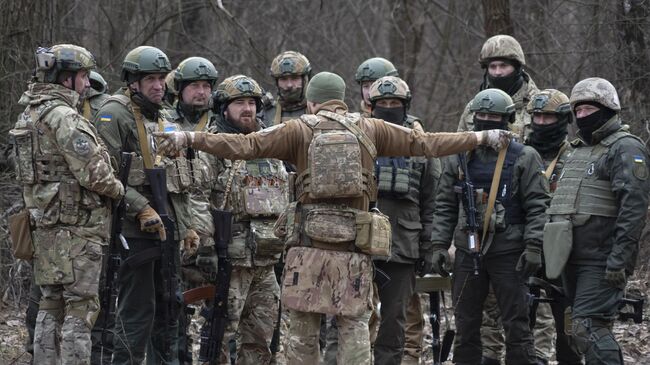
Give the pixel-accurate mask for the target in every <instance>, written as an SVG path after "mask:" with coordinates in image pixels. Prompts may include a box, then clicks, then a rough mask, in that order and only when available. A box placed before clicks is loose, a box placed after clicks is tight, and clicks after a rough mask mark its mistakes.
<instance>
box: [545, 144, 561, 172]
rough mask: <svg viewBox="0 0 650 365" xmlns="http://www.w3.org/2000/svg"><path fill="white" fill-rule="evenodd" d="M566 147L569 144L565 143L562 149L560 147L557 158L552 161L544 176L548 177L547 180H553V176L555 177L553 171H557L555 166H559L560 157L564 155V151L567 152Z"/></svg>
mask: <svg viewBox="0 0 650 365" xmlns="http://www.w3.org/2000/svg"><path fill="white" fill-rule="evenodd" d="M566 146H567V144H566V143H564V144H563V145H562V147H560V150H559V151H557V156H555V158H554V159H553V161H551V163H550V164H549V165H548V167H547V168H546V171H545V172H544V175H546V179H547V180H548V179H550V178H551V175H553V170H555V165H557V161H558V159H559V158H560V156H562V154H563V153H564V150H566Z"/></svg>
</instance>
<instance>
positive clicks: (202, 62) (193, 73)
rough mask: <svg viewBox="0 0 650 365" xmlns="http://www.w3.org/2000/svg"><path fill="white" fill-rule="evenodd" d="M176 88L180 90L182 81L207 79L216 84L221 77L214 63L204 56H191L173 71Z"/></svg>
mask: <svg viewBox="0 0 650 365" xmlns="http://www.w3.org/2000/svg"><path fill="white" fill-rule="evenodd" d="M173 75H174V76H173V77H174V89H176V90H180V89H181V83H183V82H192V81H199V80H205V81H208V82H209V83H210V85H211V86H214V83H215V82H216V81H217V78H218V77H219V73H218V72H217V69H216V68H215V67H214V64H212V62H210V61H209V60H208V59H205V58H203V57H190V58H186V59H184V60H183V61H182V62H181V63H180V64H179V65H178V67H177V68H176V70H175V71H174V72H173Z"/></svg>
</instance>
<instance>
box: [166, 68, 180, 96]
mask: <svg viewBox="0 0 650 365" xmlns="http://www.w3.org/2000/svg"><path fill="white" fill-rule="evenodd" d="M165 86H166V87H167V92H168V93H170V94H172V95H178V90H176V85H175V84H174V72H170V73H168V74H167V76H165Z"/></svg>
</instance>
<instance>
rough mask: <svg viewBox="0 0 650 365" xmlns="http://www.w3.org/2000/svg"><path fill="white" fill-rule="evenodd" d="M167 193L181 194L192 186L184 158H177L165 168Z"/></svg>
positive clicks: (187, 163) (187, 164)
mask: <svg viewBox="0 0 650 365" xmlns="http://www.w3.org/2000/svg"><path fill="white" fill-rule="evenodd" d="M165 172H166V173H167V191H168V192H170V193H182V192H184V191H186V190H187V188H189V187H190V186H191V185H192V179H191V176H190V166H189V162H188V161H187V159H186V158H185V157H177V158H174V159H173V160H171V162H170V163H169V164H167V165H166V166H165Z"/></svg>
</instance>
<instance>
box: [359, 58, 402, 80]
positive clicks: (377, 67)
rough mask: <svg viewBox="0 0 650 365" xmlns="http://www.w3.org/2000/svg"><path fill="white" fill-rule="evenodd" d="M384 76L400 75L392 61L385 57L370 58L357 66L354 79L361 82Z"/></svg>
mask: <svg viewBox="0 0 650 365" xmlns="http://www.w3.org/2000/svg"><path fill="white" fill-rule="evenodd" d="M384 76H399V73H398V72H397V69H396V68H395V66H394V65H393V63H392V62H390V61H389V60H387V59H385V58H381V57H374V58H369V59H367V60H365V61H363V63H361V64H360V65H359V67H357V72H356V73H355V74H354V79H355V80H356V81H357V82H358V83H361V82H363V81H375V80H377V79H379V78H381V77H384Z"/></svg>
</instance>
